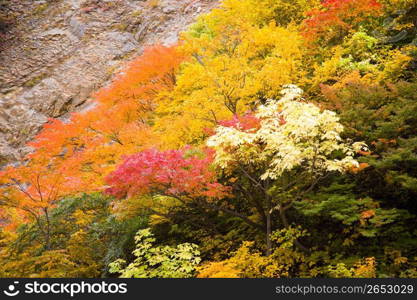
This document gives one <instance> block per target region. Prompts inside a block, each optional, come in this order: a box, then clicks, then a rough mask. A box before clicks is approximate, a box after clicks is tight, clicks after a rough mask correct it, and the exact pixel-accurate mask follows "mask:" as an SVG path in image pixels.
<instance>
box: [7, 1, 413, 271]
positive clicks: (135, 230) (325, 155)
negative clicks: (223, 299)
mask: <svg viewBox="0 0 417 300" xmlns="http://www.w3.org/2000/svg"><path fill="white" fill-rule="evenodd" d="M398 8H401V10H398ZM416 10H417V7H416V4H415V1H408V0H395V1H388V0H325V1H318V0H312V1H306V0H224V1H223V3H222V4H221V6H220V7H219V8H216V9H213V11H212V12H210V13H209V14H207V15H203V16H201V17H200V18H199V19H198V20H196V23H195V24H193V25H192V26H190V28H189V29H188V30H187V31H186V32H184V33H182V34H181V36H180V42H179V43H178V45H174V46H162V45H154V46H149V47H147V48H146V49H145V50H144V52H143V53H142V55H140V56H139V57H137V58H135V59H133V60H132V61H131V62H129V63H127V64H126V66H124V67H123V68H121V69H120V70H109V72H111V73H114V75H113V79H112V81H111V83H110V84H108V85H107V86H105V87H103V88H101V89H99V90H98V91H96V92H95V93H93V94H92V95H91V98H90V99H89V100H88V101H87V102H86V103H84V104H83V105H82V106H80V107H79V110H78V111H77V112H73V113H69V114H68V115H66V116H64V117H62V118H59V119H50V120H48V122H47V123H45V124H44V126H43V129H42V130H41V131H40V132H39V133H38V135H37V136H36V137H35V138H34V139H33V141H31V142H30V143H29V144H28V146H30V147H31V149H32V151H31V152H30V154H28V155H27V156H26V157H25V158H24V160H22V161H20V162H16V163H15V164H10V165H7V166H2V168H1V170H0V206H1V207H0V224H1V228H2V229H1V231H0V276H3V277H13V276H19V277H29V276H33V277H37V276H39V277H65V276H74V277H99V276H101V277H106V276H114V275H110V273H113V274H118V275H120V276H125V277H202V278H210V277H228V278H240V277H256V278H262V277H416V276H417V261H416V260H415V257H416V255H417V253H416V249H417V243H416V241H417V239H416V230H417V228H416V225H415V224H416V222H415V221H416V218H417V217H416V215H417V206H416V202H415V199H416V197H417V175H416V174H417V167H416V166H417V154H416V151H415V149H417V131H416V128H417V118H416V116H417V104H416V103H417V97H416V94H415V90H416V88H417V77H416V75H415V74H416V62H417V28H416V26H417V25H416V24H415V22H414V21H415V20H414V19H413V18H414V16H415V12H416ZM134 241H136V243H135V242H134ZM168 245H169V246H168ZM197 245H198V246H197ZM200 260H201V262H200ZM109 266H110V267H109Z"/></svg>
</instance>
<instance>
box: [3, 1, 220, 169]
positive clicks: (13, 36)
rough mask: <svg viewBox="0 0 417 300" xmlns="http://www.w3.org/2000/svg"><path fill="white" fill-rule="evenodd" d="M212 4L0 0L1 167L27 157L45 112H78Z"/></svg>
mask: <svg viewBox="0 0 417 300" xmlns="http://www.w3.org/2000/svg"><path fill="white" fill-rule="evenodd" d="M217 2H218V1H215V0H200V1H198V0H145V1H144V0H130V1H129V0H49V1H46V0H44V1H35V0H19V1H17V0H0V5H3V6H2V8H1V9H2V10H3V14H2V15H3V19H5V16H6V17H7V19H6V20H3V21H2V20H1V19H0V165H2V164H4V163H7V162H11V161H15V160H18V159H20V158H21V157H22V156H23V155H24V154H26V153H27V151H29V149H28V148H27V147H25V144H26V143H27V141H29V140H30V139H31V138H33V136H34V135H35V134H36V133H37V132H38V131H39V129H40V128H41V126H42V124H43V123H44V122H46V121H47V119H48V118H49V117H54V118H56V117H63V116H65V115H66V114H67V113H68V112H71V111H75V110H78V109H81V108H82V107H83V104H84V103H85V101H86V100H87V99H88V97H89V95H90V94H91V93H92V92H93V91H94V90H96V89H98V88H99V87H101V86H103V85H104V84H106V82H108V80H109V79H111V76H112V74H113V73H114V71H115V70H117V69H118V68H119V67H120V66H121V65H122V64H123V63H124V62H125V61H127V60H129V59H130V58H131V57H132V56H135V55H138V54H140V52H141V51H142V50H143V48H144V47H145V46H146V45H147V44H153V43H162V44H173V43H175V42H176V41H177V36H178V33H179V32H180V31H182V30H184V29H185V28H186V27H187V26H188V25H189V24H190V23H192V22H193V21H194V20H195V18H196V16H197V15H199V14H201V13H204V12H207V11H209V10H210V9H211V8H213V7H214V6H215V5H216V4H217ZM0 16H1V15H0Z"/></svg>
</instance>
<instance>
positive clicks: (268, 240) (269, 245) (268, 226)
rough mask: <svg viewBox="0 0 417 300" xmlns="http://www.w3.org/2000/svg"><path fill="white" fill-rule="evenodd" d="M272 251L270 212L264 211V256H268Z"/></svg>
mask: <svg viewBox="0 0 417 300" xmlns="http://www.w3.org/2000/svg"><path fill="white" fill-rule="evenodd" d="M271 251H272V243H271V212H270V211H268V212H267V213H266V256H270V255H271Z"/></svg>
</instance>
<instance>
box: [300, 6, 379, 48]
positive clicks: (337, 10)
mask: <svg viewBox="0 0 417 300" xmlns="http://www.w3.org/2000/svg"><path fill="white" fill-rule="evenodd" d="M381 14H382V5H381V4H380V3H379V2H378V1H377V0H324V1H322V2H321V7H319V8H314V9H312V10H310V11H308V12H307V16H308V18H307V19H306V20H304V27H303V29H304V33H303V34H304V36H305V38H306V39H308V40H310V41H316V42H317V41H318V40H320V39H325V41H326V42H329V41H332V39H340V38H341V37H343V36H345V35H346V34H347V33H348V32H349V30H351V29H353V28H357V27H358V26H360V25H361V24H362V23H363V21H365V20H367V19H369V18H370V17H375V16H379V15H381Z"/></svg>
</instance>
